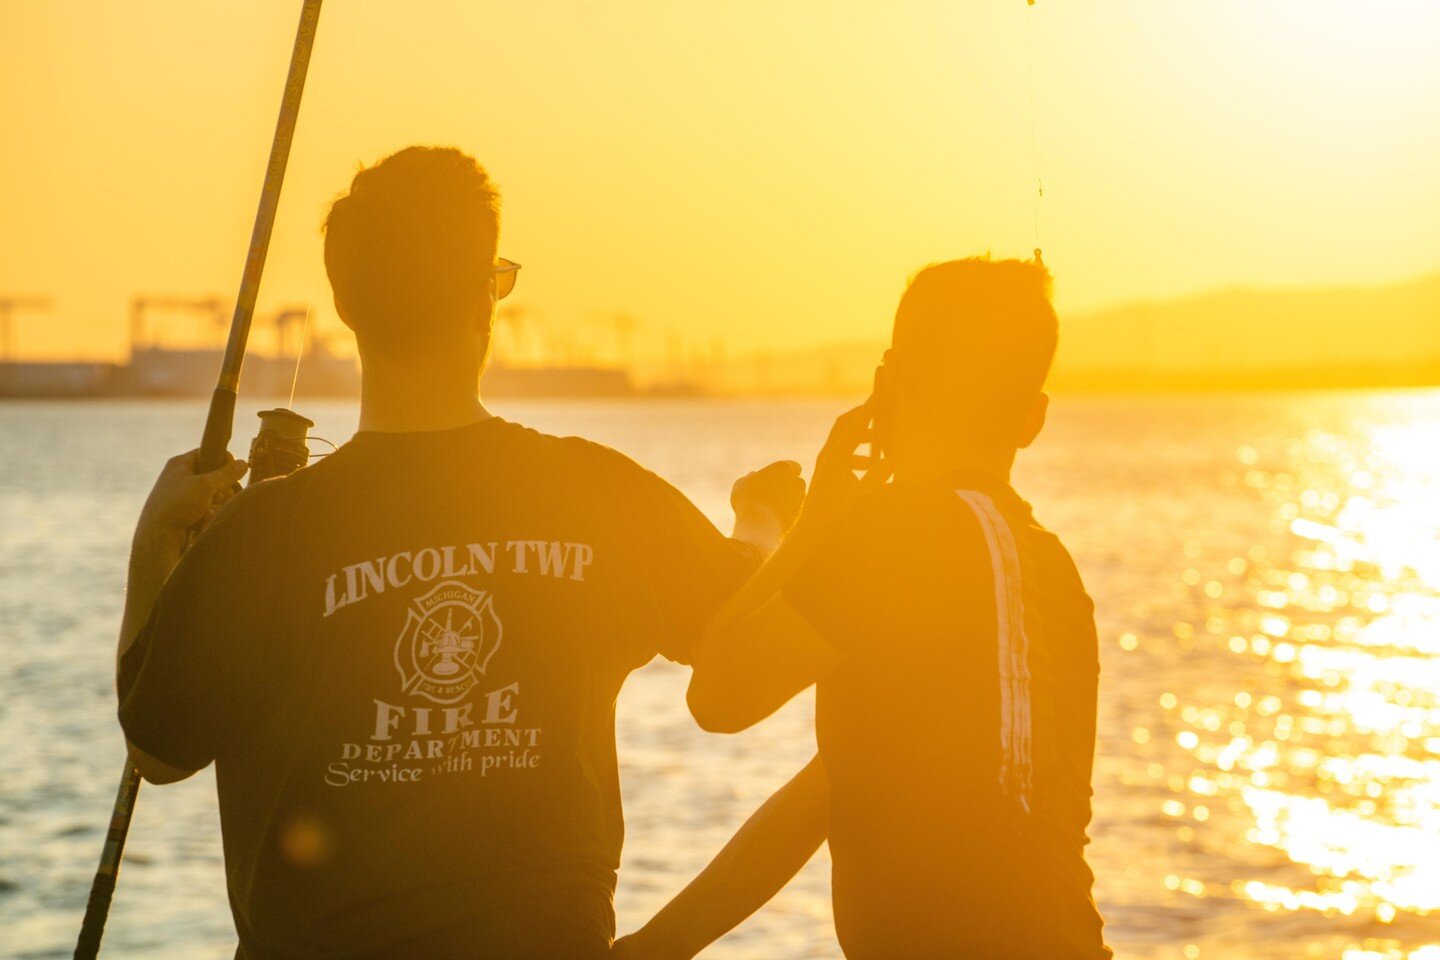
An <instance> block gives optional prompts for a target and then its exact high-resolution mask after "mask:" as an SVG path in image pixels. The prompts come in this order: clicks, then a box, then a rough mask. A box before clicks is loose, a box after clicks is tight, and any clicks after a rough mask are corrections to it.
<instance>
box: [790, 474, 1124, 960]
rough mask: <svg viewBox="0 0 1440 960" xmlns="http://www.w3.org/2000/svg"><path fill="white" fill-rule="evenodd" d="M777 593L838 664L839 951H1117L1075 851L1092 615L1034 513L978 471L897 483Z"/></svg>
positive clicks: (825, 703)
mask: <svg viewBox="0 0 1440 960" xmlns="http://www.w3.org/2000/svg"><path fill="white" fill-rule="evenodd" d="M1002 527H1003V528H1004V529H1002ZM1007 530H1008V538H1009V539H1008V542H1009V544H1011V545H1012V546H1013V547H1014V548H1015V549H1013V550H1010V551H1008V552H1006V551H1002V550H999V549H998V548H999V547H1001V546H1003V545H1004V542H1005V541H1006V537H1007V533H1006V531H1007ZM997 541H998V542H997ZM1002 554H1003V555H1005V556H1009V557H1010V562H1008V564H1000V563H997V562H996V560H997V558H1000V557H1002ZM1016 554H1018V557H1017V556H1016ZM1016 560H1018V564H1017V563H1015V562H1014V561H1016ZM997 574H998V576H997ZM1007 584H1009V585H1010V586H1011V589H1010V590H1009V591H1008V593H1007V592H1005V591H1004V588H1005V587H1006V585H1007ZM997 586H998V587H999V588H1001V592H999V593H997ZM785 596H786V598H787V599H788V600H789V601H790V603H791V604H792V605H793V606H794V607H796V608H797V609H798V610H799V611H800V612H801V613H802V615H804V616H805V617H806V618H807V619H808V620H809V621H810V622H811V623H812V624H813V625H814V626H815V627H816V628H817V629H818V630H819V632H820V633H821V634H822V635H824V636H825V637H826V638H827V639H828V640H829V641H830V642H832V643H834V644H835V645H836V646H837V647H839V648H840V649H841V650H843V651H845V652H846V653H847V656H846V657H845V659H844V660H843V661H842V663H841V665H840V666H839V667H838V668H837V669H835V670H834V671H833V672H832V673H831V674H829V675H827V676H826V677H825V678H824V679H822V680H821V681H820V683H819V685H818V691H817V704H816V726H817V734H818V739H819V745H820V754H821V757H822V759H823V760H824V763H825V768H826V770H827V772H828V774H829V778H830V783H831V795H832V813H831V822H830V848H831V852H832V857H833V863H834V899H835V923H836V929H837V932H838V933H839V937H840V942H841V945H842V946H843V947H844V949H845V954H846V956H847V957H849V958H851V960H872V958H885V960H912V958H913V960H920V958H926V960H944V958H952V957H1006V958H1032V957H1033V958H1046V960H1055V958H1058V957H1064V958H1066V960H1091V958H1103V957H1108V956H1110V953H1109V951H1108V950H1107V949H1106V948H1105V947H1104V941H1103V937H1102V934H1101V920H1100V916H1099V914H1098V912H1097V911H1096V909H1095V905H1094V901H1093V900H1092V898H1091V893H1090V888H1091V884H1092V882H1093V879H1094V878H1093V876H1092V874H1091V872H1090V870H1089V868H1088V867H1087V866H1086V864H1085V859H1084V852H1083V851H1084V846H1085V844H1086V843H1087V837H1086V832H1085V831H1086V827H1087V825H1088V824H1089V821H1090V796H1091V793H1090V771H1091V764H1092V760H1093V757H1094V748H1095V708H1096V685H1097V680H1098V674H1099V668H1098V654H1097V647H1096V638H1095V625H1094V619H1093V610H1094V608H1093V606H1092V604H1091V602H1090V599H1089V598H1088V597H1087V596H1086V594H1085V591H1084V588H1083V587H1082V585H1081V583H1080V578H1079V575H1078V574H1077V573H1076V570H1075V566H1074V564H1073V563H1072V562H1071V560H1070V557H1069V555H1068V554H1067V553H1066V552H1065V549H1064V548H1063V547H1062V546H1061V545H1060V542H1059V541H1058V540H1057V539H1056V538H1055V537H1054V536H1053V535H1052V534H1050V533H1048V532H1047V531H1045V530H1043V529H1041V528H1040V527H1039V526H1037V525H1036V524H1035V522H1034V520H1033V519H1032V517H1031V515H1030V509H1029V507H1028V505H1027V504H1025V502H1024V501H1022V500H1021V499H1020V498H1019V497H1018V496H1016V495H1015V494H1014V492H1013V491H1011V490H1010V488H1009V487H1007V486H1004V485H1001V484H992V483H987V482H984V481H980V480H978V479H977V478H961V477H955V478H951V479H950V480H949V481H947V482H946V483H937V484H932V485H926V486H917V487H901V486H894V487H891V488H889V489H887V490H886V491H885V492H883V493H881V494H878V495H876V496H874V497H870V498H868V499H866V500H864V501H862V502H861V503H860V504H859V505H858V506H857V508H856V509H855V510H854V512H853V513H852V515H851V516H850V517H849V518H847V519H846V520H845V521H844V522H842V523H839V524H836V525H835V527H834V528H833V529H832V530H831V531H830V532H829V533H828V540H827V542H825V543H824V544H823V545H822V546H821V548H820V549H818V550H817V551H816V553H815V555H814V557H813V559H812V560H811V561H810V562H809V563H808V565H807V566H806V567H805V568H804V569H803V570H802V571H801V572H800V573H799V574H798V576H797V577H796V578H795V579H794V581H793V582H791V583H790V584H789V585H788V586H787V588H786V589H785ZM1002 611H1003V613H1002ZM1022 731H1024V732H1023V734H1022ZM1012 751H1016V752H1013V753H1012Z"/></svg>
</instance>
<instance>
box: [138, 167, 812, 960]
mask: <svg viewBox="0 0 1440 960" xmlns="http://www.w3.org/2000/svg"><path fill="white" fill-rule="evenodd" d="M497 234H498V195H497V193H496V191H495V189H494V187H493V185H492V184H491V182H490V181H489V179H488V178H487V176H486V174H485V173H484V171H483V170H481V168H480V167H479V166H478V165H477V164H476V163H475V161H474V160H473V159H472V158H470V157H469V156H466V155H464V154H462V153H461V152H459V151H458V150H454V149H439V148H425V147H412V148H409V149H407V150H403V151H401V152H399V153H397V154H395V155H393V156H391V157H388V158H387V159H385V160H384V161H382V162H381V163H379V164H377V165H376V166H374V167H371V168H369V169H365V170H362V171H361V172H360V173H359V174H357V175H356V177H355V180H354V182H353V184H352V185H351V188H350V190H349V192H348V193H347V194H346V195H344V196H342V197H341V198H340V199H338V200H337V201H336V202H335V203H334V205H333V206H332V208H331V210H330V213H329V216H328V218H327V221H326V225H325V264H326V270H327V273H328V274H329V277H330V280H331V285H332V287H333V290H334V295H335V304H336V307H337V310H338V311H339V314H340V316H341V318H342V319H343V320H344V322H345V323H346V324H347V325H348V326H349V327H350V328H351V329H352V330H353V331H354V333H355V336H356V340H357V343H358V346H359V352H360V358H361V364H362V370H363V385H362V398H361V414H360V431H359V433H358V434H357V435H356V436H355V438H354V439H353V440H352V441H351V442H349V443H347V444H345V445H344V446H342V447H341V448H340V450H339V451H338V452H337V453H334V454H332V455H331V456H329V457H327V458H326V459H325V460H323V461H322V462H320V463H319V464H317V465H315V466H312V467H309V468H307V469H303V470H300V471H299V472H297V473H294V474H291V475H290V476H288V477H284V478H280V479H275V480H269V481H266V482H264V483H260V484H256V485H254V486H252V487H250V488H249V489H247V490H246V491H245V492H243V493H241V494H239V495H238V496H233V498H232V494H231V490H232V489H233V485H234V483H235V482H236V481H237V480H238V479H239V478H240V476H241V475H242V474H243V472H244V470H245V465H244V464H242V463H238V462H234V463H230V464H228V465H225V466H222V467H220V468H219V469H218V470H215V471H213V472H209V473H202V474H200V475H198V476H197V475H195V474H194V473H193V472H192V471H193V469H194V460H193V455H192V456H187V457H179V458H176V459H175V460H172V461H171V462H170V464H169V465H168V466H167V467H166V468H165V470H164V472H163V473H162V474H161V477H160V480H159V481H158V482H157V484H156V486H155V489H154V491H153V492H152V493H151V496H150V499H149V501H148V502H147V504H146V506H145V509H144V511H143V513H142V515H141V518H140V523H139V526H138V528H137V530H136V534H135V540H134V549H133V554H132V558H131V568H130V569H131V577H130V591H129V594H128V596H127V602H126V610H125V619H124V626H123V628H122V634H121V640H120V652H119V678H118V687H119V696H120V719H121V723H122V725H123V727H124V729H125V734H126V738H127V741H128V742H129V744H130V745H131V750H132V756H133V758H134V760H135V762H136V764H137V766H138V767H139V770H140V771H141V773H142V774H143V775H144V776H145V778H146V779H149V780H151V781H153V782H157V783H164V782H168V781H172V780H177V779H180V778H183V777H185V776H188V775H189V774H191V773H193V772H194V771H196V770H199V769H201V768H203V767H205V766H206V765H208V764H209V763H211V762H214V763H215V764H216V769H217V781H218V792H219V801H220V814H221V827H222V834H223V840H224V848H225V868H226V874H227V881H228V888H229V894H230V901H231V906H232V910H233V913H234V917H235V923H236V928H237V931H238V934H239V952H238V954H237V955H238V956H241V957H246V958H290V957H295V958H301V957H307V958H308V957H321V956H329V957H347V956H360V955H363V956H366V957H427V958H446V957H456V958H459V957H465V958H507V960H508V958H517V960H518V958H570V957H576V958H587V957H602V956H605V955H606V953H607V951H608V950H609V946H610V941H611V939H612V937H613V935H614V913H613V909H612V904H611V897H612V894H613V891H614V886H615V879H616V876H615V873H616V869H617V867H618V863H619V853H620V845H621V839H622V835H623V820H622V816H621V809H620V795H619V783H618V775H617V770H616V756H615V739H614V706H615V699H616V696H617V694H618V692H619V690H620V686H621V684H622V683H623V682H624V680H625V677H626V676H627V675H628V674H629V672H630V671H632V670H634V669H635V668H637V667H639V666H641V665H643V664H645V663H646V662H648V661H649V660H650V659H651V658H652V657H653V656H655V654H656V653H660V654H663V655H665V656H667V657H670V658H671V659H674V660H679V661H682V662H683V661H688V660H689V658H690V651H691V649H692V647H693V645H694V644H695V643H696V642H697V641H698V639H699V636H700V633H701V631H702V629H703V627H704V625H705V624H706V622H708V621H709V620H710V618H711V617H712V616H713V615H714V614H715V613H716V612H717V610H718V609H719V608H720V607H721V605H722V604H723V603H724V601H725V600H726V599H727V598H728V597H729V596H730V595H731V594H733V592H734V591H735V590H736V589H737V588H738V587H739V586H740V584H741V583H742V582H743V581H744V580H745V579H746V578H747V576H749V574H751V573H752V572H753V571H754V570H755V569H756V567H757V566H758V565H759V562H760V560H761V558H763V556H765V555H768V554H769V553H770V552H772V551H773V550H774V549H775V547H776V546H777V544H778V542H779V540H780V538H781V536H782V535H783V533H784V531H785V530H786V529H787V528H788V526H789V525H790V523H791V522H792V521H793V519H794V517H795V514H796V513H797V512H798V510H799V505H800V502H801V500H802V498H803V495H804V484H803V481H801V480H800V477H799V467H798V465H796V464H793V463H787V464H773V465H771V466H769V467H766V468H764V469H763V470H760V471H757V472H756V473H753V474H750V475H748V476H747V477H744V478H742V479H741V480H740V481H738V482H737V483H736V485H735V488H734V490H733V492H732V503H733V504H734V506H735V509H736V526H735V535H734V537H733V538H726V537H725V536H723V535H722V534H721V533H720V532H719V531H718V530H716V529H715V527H714V526H713V525H711V524H710V522H709V521H708V520H706V519H705V518H704V517H703V516H702V515H701V513H700V512H699V511H698V510H697V509H696V508H695V507H694V506H693V505H691V504H690V503H689V502H688V501H687V500H686V499H685V498H684V497H683V496H682V495H681V494H680V493H679V492H678V491H677V490H675V489H674V488H673V487H672V486H670V485H669V484H668V483H666V482H665V481H663V480H661V479H660V478H659V477H657V476H655V475H654V474H652V473H649V472H647V471H646V470H644V469H642V468H640V467H639V466H637V465H636V464H634V463H633V462H631V461H630V460H628V459H626V458H625V457H623V456H621V455H620V454H618V453H616V452H614V451H612V450H609V449H607V448H605V447H601V446H599V445H597V444H594V443H590V442H587V441H585V440H581V439H577V438H557V437H552V436H546V435H544V434H541V433H538V432H536V431H534V430H530V429H527V428H525V427H523V426H521V425H519V424H516V423H511V422H507V421H505V420H502V419H501V418H499V417H496V416H493V415H492V414H490V413H489V412H488V411H487V410H486V409H485V406H484V405H483V403H482V401H481V398H480V396H479V393H478V384H479V380H480V374H481V371H482V369H483V367H484V364H485V360H486V357H487V355H488V351H489V346H490V332H491V323H492V320H493V316H494V308H495V303H496V301H497V300H498V299H500V298H501V297H504V296H505V295H506V294H507V293H509V291H510V290H511V288H512V287H513V286H514V284H515V279H516V272H517V271H518V269H519V266H518V264H514V263H511V262H509V261H506V260H503V259H498V258H497V256H496V252H497V251H496V241H497ZM226 501H230V502H228V503H226ZM221 506H223V507H224V509H223V510H220V511H219V513H218V516H216V515H215V512H216V510H217V509H218V508H219V507H221ZM211 519H213V521H214V522H213V523H209V524H208V527H207V528H206V529H205V531H204V532H203V533H202V534H201V535H200V536H199V538H198V539H197V540H196V542H195V543H194V544H193V545H192V546H191V547H190V548H189V550H188V551H186V552H184V554H183V556H181V551H182V548H183V547H184V544H185V542H186V538H187V535H188V534H187V531H188V530H189V529H190V528H191V527H193V526H195V525H197V524H204V523H207V522H208V521H209V520H211Z"/></svg>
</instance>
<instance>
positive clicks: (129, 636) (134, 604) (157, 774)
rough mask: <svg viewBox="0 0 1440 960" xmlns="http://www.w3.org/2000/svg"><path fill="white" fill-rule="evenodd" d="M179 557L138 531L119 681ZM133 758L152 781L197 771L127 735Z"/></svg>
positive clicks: (127, 586)
mask: <svg viewBox="0 0 1440 960" xmlns="http://www.w3.org/2000/svg"><path fill="white" fill-rule="evenodd" d="M178 560H179V552H178V551H177V550H176V549H175V548H174V547H173V545H169V544H164V543H160V542H156V541H152V540H149V539H148V538H146V537H145V535H144V534H143V533H142V532H137V534H136V537H135V542H134V544H133V545H132V546H131V549H130V570H129V574H128V576H127V578H126V582H125V613H124V615H123V616H122V617H121V620H120V642H119V646H118V649H117V652H116V654H115V671H116V676H117V681H118V676H119V671H120V661H121V659H123V658H124V656H125V652H126V651H127V650H129V649H130V648H131V647H132V646H134V645H135V641H136V639H137V638H139V636H140V632H141V631H142V630H144V629H145V623H146V621H147V620H149V619H150V611H151V610H152V609H154V607H155V601H156V600H158V599H159V597H160V591H161V589H162V588H163V587H164V586H165V581H166V580H167V579H169V577H170V573H171V571H173V570H174V569H175V564H176V562H177V561H178ZM125 743H126V746H127V747H128V748H129V750H130V761H131V762H132V763H134V764H135V766H136V768H137V769H139V771H140V775H141V776H143V777H144V778H145V779H146V780H148V781H150V782H151V783H174V782H175V781H177V780H183V779H185V778H186V777H188V776H190V774H191V773H193V772H194V771H190V770H180V769H178V768H176V767H172V766H170V765H169V764H168V763H164V762H162V761H160V760H156V759H155V758H154V757H152V756H150V755H149V754H148V753H145V752H144V751H143V750H141V749H140V748H138V747H136V746H135V745H134V744H132V743H130V741H129V740H128V739H127V740H126V741H125Z"/></svg>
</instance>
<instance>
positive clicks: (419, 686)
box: [395, 580, 501, 703]
mask: <svg viewBox="0 0 1440 960" xmlns="http://www.w3.org/2000/svg"><path fill="white" fill-rule="evenodd" d="M500 633H501V628H500V618H499V617H497V616H496V615H495V602H494V597H493V596H492V595H491V594H489V593H486V592H485V591H484V590H475V589H473V588H472V587H469V586H467V585H465V584H463V583H460V582H458V581H455V580H447V581H445V582H443V583H440V584H438V585H436V587H435V588H434V589H433V590H431V591H430V592H429V593H427V594H425V595H424V596H423V597H417V598H415V600H414V601H413V602H412V604H411V607H410V610H409V616H408V617H407V618H406V620H405V629H404V630H402V631H401V632H400V637H399V639H397V640H396V641H395V667H396V669H398V670H399V671H400V682H401V684H402V685H403V688H404V690H403V692H405V693H407V694H414V695H416V696H421V697H428V698H429V699H431V700H434V701H435V702H436V703H454V702H455V701H457V700H459V699H460V698H462V697H464V696H465V694H467V693H469V692H470V688H471V687H473V686H475V684H476V683H478V682H479V680H480V675H481V674H483V673H484V672H485V667H486V666H487V665H488V664H489V663H490V658H491V657H493V656H494V655H495V651H496V650H497V649H499V647H500Z"/></svg>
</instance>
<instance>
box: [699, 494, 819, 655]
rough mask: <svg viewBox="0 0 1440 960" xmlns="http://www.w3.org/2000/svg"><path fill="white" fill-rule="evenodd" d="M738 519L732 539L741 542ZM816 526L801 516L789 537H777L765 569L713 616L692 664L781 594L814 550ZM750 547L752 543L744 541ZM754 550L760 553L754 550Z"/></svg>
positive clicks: (759, 571) (767, 554)
mask: <svg viewBox="0 0 1440 960" xmlns="http://www.w3.org/2000/svg"><path fill="white" fill-rule="evenodd" d="M740 525H741V521H740V518H738V517H737V518H736V524H735V526H736V536H735V539H737V540H740V539H743V538H742V537H741V536H740V535H739V534H740ZM818 526H819V525H818V524H817V523H813V522H809V521H807V520H806V518H805V514H804V513H803V512H802V513H801V514H800V519H799V520H798V521H796V523H795V526H793V527H791V528H790V533H789V534H788V535H786V536H785V538H784V539H783V540H781V539H780V538H779V536H778V533H777V535H776V540H777V542H778V545H777V546H776V547H774V548H773V549H771V550H770V551H768V552H764V553H763V555H764V556H765V557H766V558H767V559H766V560H765V563H764V565H763V566H762V567H761V568H760V569H759V570H758V571H756V573H755V575H754V576H752V577H751V578H750V579H749V580H747V581H745V583H744V584H743V585H742V586H741V587H740V589H739V590H737V591H736V592H735V594H734V596H732V597H731V598H730V599H729V600H728V601H726V602H725V605H724V606H722V607H721V608H720V610H719V611H718V612H717V613H716V614H715V618H714V619H713V620H712V621H711V622H710V625H709V626H708V627H707V628H706V630H705V634H704V636H702V637H701V639H700V643H699V645H698V647H697V649H696V652H695V662H696V663H697V664H698V663H700V661H701V660H702V659H704V657H705V655H706V653H707V651H708V650H709V649H710V648H713V647H715V646H717V645H723V643H724V640H723V638H724V636H725V635H726V634H727V633H728V632H729V631H730V630H732V629H734V627H735V625H736V624H738V623H739V622H740V621H741V620H743V619H745V617H746V616H747V615H749V614H751V613H753V612H754V611H755V610H758V609H759V608H760V606H761V605H762V604H764V603H765V601H766V600H769V599H770V598H771V597H773V596H775V594H777V593H779V592H780V588H781V587H783V586H785V583H786V582H787V581H788V580H789V579H790V578H791V577H793V576H794V575H795V571H796V570H798V569H800V566H801V564H803V563H804V562H805V559H806V558H807V557H809V556H810V554H811V553H812V552H813V551H814V549H815V543H816V541H817V540H818V539H819V534H820V531H819V529H818ZM745 542H747V543H749V542H751V541H749V540H746V541H745ZM757 549H761V548H760V547H758V546H757Z"/></svg>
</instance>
